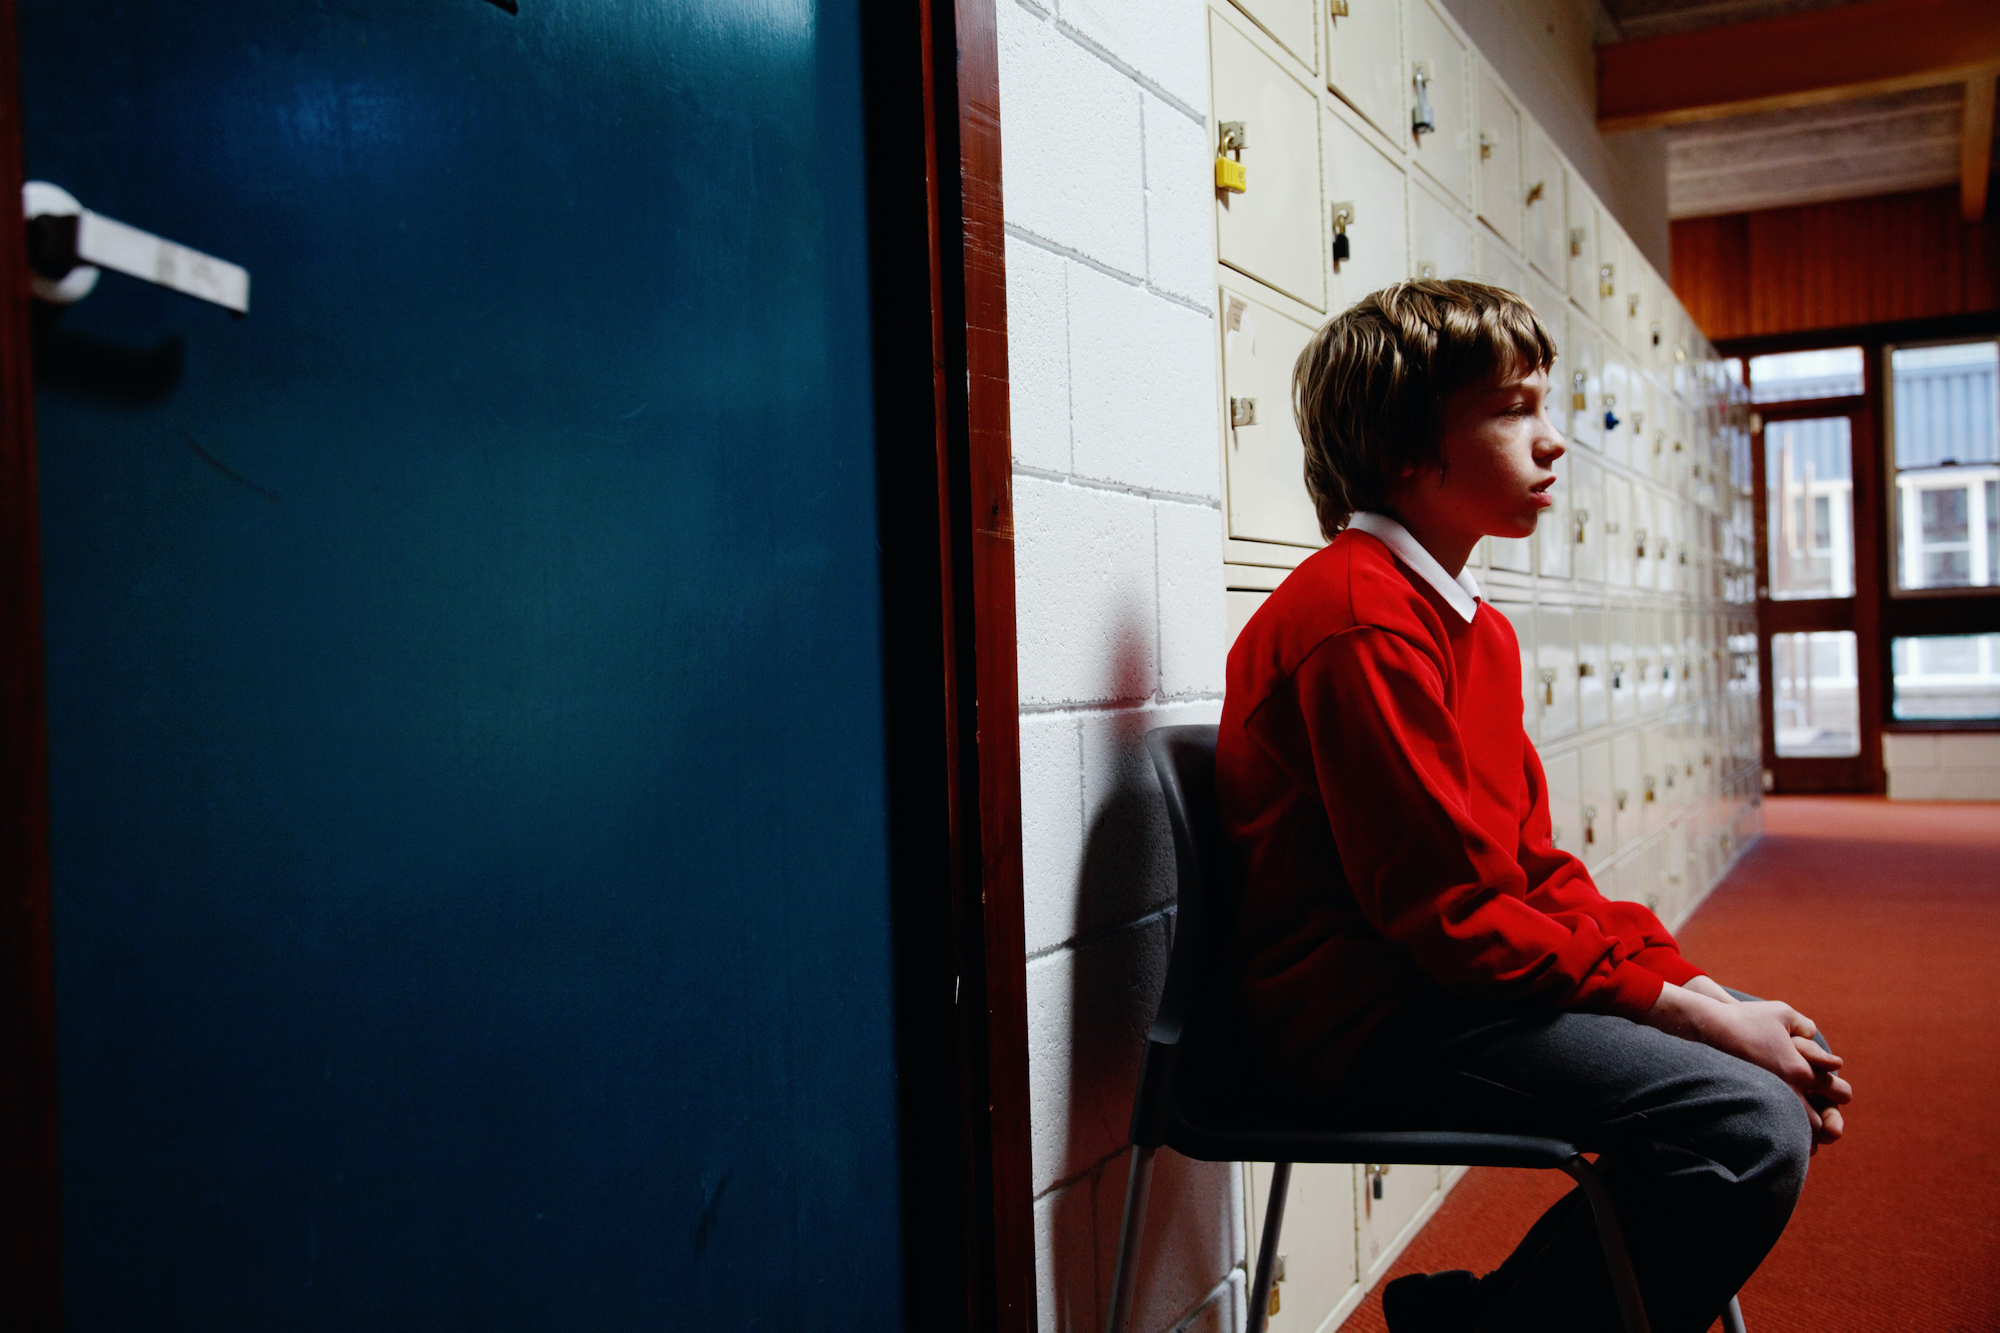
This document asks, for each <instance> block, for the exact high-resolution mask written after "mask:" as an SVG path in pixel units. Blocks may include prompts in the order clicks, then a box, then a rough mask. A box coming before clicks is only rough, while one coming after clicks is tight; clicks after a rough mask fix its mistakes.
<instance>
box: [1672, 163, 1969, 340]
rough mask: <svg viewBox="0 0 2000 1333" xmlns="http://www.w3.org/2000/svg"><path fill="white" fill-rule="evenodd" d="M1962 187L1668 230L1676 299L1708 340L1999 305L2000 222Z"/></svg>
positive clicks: (1684, 222)
mask: <svg viewBox="0 0 2000 1333" xmlns="http://www.w3.org/2000/svg"><path fill="white" fill-rule="evenodd" d="M1958 205H1959V200H1958V187H1957V186H1956V185H1951V186H1946V187H1943V188H1941V189H1935V190H1918V191H1913V192H1911V193H1908V194H1890V195H1881V196H1878V197H1875V198H1872V199H1843V200H1840V201H1838V202H1836V203H1829V204H1808V205H1805V206H1802V207H1799V208H1773V209H1765V210H1761V211H1758V212H1755V213H1733V214H1728V215H1725V216H1722V217H1708V218H1683V219H1681V220H1680V221H1677V222H1675V223H1674V224H1673V277H1674V291H1675V293H1676V294H1678V295H1679V297H1680V298H1681V302H1682V304H1684V305H1686V306H1687V308H1688V313H1689V314H1691V315H1693V316H1694V320H1695V323H1697V324H1698V325H1700V326H1701V330H1702V332H1704V333H1706V334H1707V335H1708V336H1709V338H1710V339H1712V340H1716V341H1720V340H1722V339H1724V338H1743V337H1754V336H1758V335H1768V334H1788V333H1802V332H1808V331H1810V330H1813V329H1836V328H1848V327H1852V326H1855V325H1861V324H1882V323H1889V322H1892V321H1897V320H1909V319H1928V318H1932V317H1935V316H1939V315H1961V314H1970V313H1973V312H1977V311H1988V310H1995V309H2000V216H1997V215H1995V214H1994V213H1991V212H1989V215H1988V217H1987V219H1986V221H1985V222H1983V223H1974V224H1969V225H1968V224H1967V223H1965V222H1962V221H1961V220H1960V219H1959V207H1958Z"/></svg>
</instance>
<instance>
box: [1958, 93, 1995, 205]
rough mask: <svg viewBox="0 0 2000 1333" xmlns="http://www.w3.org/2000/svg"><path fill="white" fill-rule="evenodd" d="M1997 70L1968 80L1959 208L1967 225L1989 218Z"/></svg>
mask: <svg viewBox="0 0 2000 1333" xmlns="http://www.w3.org/2000/svg"><path fill="white" fill-rule="evenodd" d="M1995 75H1996V71H1994V70H1990V69H1989V70H1984V71H1982V72H1980V73H1979V74H1976V75H1974V76H1973V77H1972V78H1969V79H1967V80H1966V81H1965V128H1964V129H1963V130H1962V131H1960V132H1959V136H1958V206H1959V210H1960V212H1961V213H1962V214H1963V216H1964V218H1965V220H1966V221H1967V222H1978V221H1979V220H1980V219H1982V218H1984V217H1985V216H1986V182H1987V177H1988V176H1990V175H1991V174H1992V171H1993V83H1994V78H1995Z"/></svg>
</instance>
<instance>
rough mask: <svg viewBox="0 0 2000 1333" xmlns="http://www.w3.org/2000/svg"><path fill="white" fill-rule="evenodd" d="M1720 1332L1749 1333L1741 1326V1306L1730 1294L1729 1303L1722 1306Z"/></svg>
mask: <svg viewBox="0 0 2000 1333" xmlns="http://www.w3.org/2000/svg"><path fill="white" fill-rule="evenodd" d="M1722 1333H1750V1330H1749V1329H1747V1328H1745V1327H1743V1307H1742V1306H1740V1305H1738V1304H1737V1303H1736V1298H1735V1297H1734V1296H1731V1297H1730V1298H1729V1304H1727V1305H1725V1306H1723V1307H1722Z"/></svg>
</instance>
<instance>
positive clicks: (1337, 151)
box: [1320, 19, 1410, 310]
mask: <svg viewBox="0 0 2000 1333" xmlns="http://www.w3.org/2000/svg"><path fill="white" fill-rule="evenodd" d="M1337 21H1338V22H1343V23H1344V22H1346V20H1345V19H1341V20H1337ZM1320 142H1321V145H1322V147H1323V149H1324V151H1325V154H1326V197H1327V205H1326V216H1327V233H1326V234H1327V244H1328V251H1327V254H1328V263H1327V267H1328V270H1329V272H1330V273H1331V275H1332V280H1331V284H1330V286H1331V291H1330V292H1329V297H1330V304H1329V306H1328V308H1329V309H1331V310H1345V309H1347V308H1348V307H1349V306H1351V305H1353V304H1354V303H1355V302H1356V301H1359V300H1360V299H1361V298H1362V297H1364V296H1366V295H1368V294H1369V293H1370V292H1375V291H1380V290H1381V289H1382V288H1384V287H1387V286H1388V285H1389V284H1390V283H1392V282H1401V281H1402V280H1403V279H1404V278H1406V277H1408V276H1409V274H1410V243H1409V235H1410V233H1409V225H1408V221H1407V216H1406V210H1407V208H1408V203H1407V200H1406V193H1407V189H1408V185H1407V182H1406V181H1405V180H1404V178H1403V169H1402V168H1401V167H1399V166H1397V165H1396V164H1395V163H1394V162H1393V161H1391V160H1390V159H1389V156H1388V155H1387V154H1386V153H1384V152H1382V151H1381V150H1380V149H1378V148H1376V147H1375V146H1374V144H1372V143H1371V142H1369V140H1368V139H1367V138H1366V137H1365V136H1364V135H1363V134H1362V133H1361V131H1360V130H1358V129H1356V128H1355V127H1354V126H1353V125H1352V124H1350V123H1348V121H1347V120H1345V119H1343V118H1342V116H1341V115H1340V114H1339V113H1337V112H1335V111H1333V110H1332V109H1331V108H1328V109H1326V110H1324V111H1322V112H1321V115H1320ZM1342 210H1344V211H1345V216H1346V217H1347V218H1348V221H1347V222H1346V223H1345V226H1346V229H1347V250H1348V254H1347V258H1346V259H1343V260H1340V261H1339V262H1334V261H1333V259H1332V253H1333V251H1332V245H1333V235H1334V228H1333V224H1334V221H1335V216H1336V213H1337V212H1340V211H1342Z"/></svg>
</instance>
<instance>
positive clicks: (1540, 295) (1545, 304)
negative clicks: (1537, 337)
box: [1492, 246, 1571, 439]
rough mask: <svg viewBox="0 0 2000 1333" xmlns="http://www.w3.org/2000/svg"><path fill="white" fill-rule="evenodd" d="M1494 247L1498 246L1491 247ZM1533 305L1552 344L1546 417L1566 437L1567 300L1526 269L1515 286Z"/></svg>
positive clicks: (1567, 372)
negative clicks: (1521, 282) (1522, 283)
mask: <svg viewBox="0 0 2000 1333" xmlns="http://www.w3.org/2000/svg"><path fill="white" fill-rule="evenodd" d="M1492 248H1494V249H1498V247H1497V246H1496V247H1492ZM1517 290H1518V291H1519V294H1520V295H1521V296H1523V297H1525V298H1526V299H1527V302H1528V304H1529V305H1531V306H1533V307H1534V308H1535V315H1536V317H1537V318H1538V319H1540V320H1541V321H1542V327H1543V328H1545V329H1547V330H1548V331H1549V338H1550V339H1551V340H1552V341H1553V342H1554V343H1555V345H1556V359H1555V364H1554V365H1552V366H1550V367H1549V420H1550V421H1552V422H1554V423H1555V427H1556V429H1557V430H1559V431H1561V432H1562V434H1563V438H1564V439H1568V438H1569V411H1568V409H1569V396H1570V387H1569V368H1570V363H1571V357H1570V345H1569V302H1568V301H1565V300H1564V299H1563V294H1562V293H1561V292H1560V291H1558V290H1557V289H1556V288H1555V287H1554V286H1552V285H1551V284H1550V283H1549V282H1548V281H1547V280H1546V279H1544V278H1543V277H1542V276H1541V275H1540V274H1539V273H1536V272H1534V271H1532V270H1530V271H1529V273H1528V285H1527V287H1525V288H1522V289H1517Z"/></svg>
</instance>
